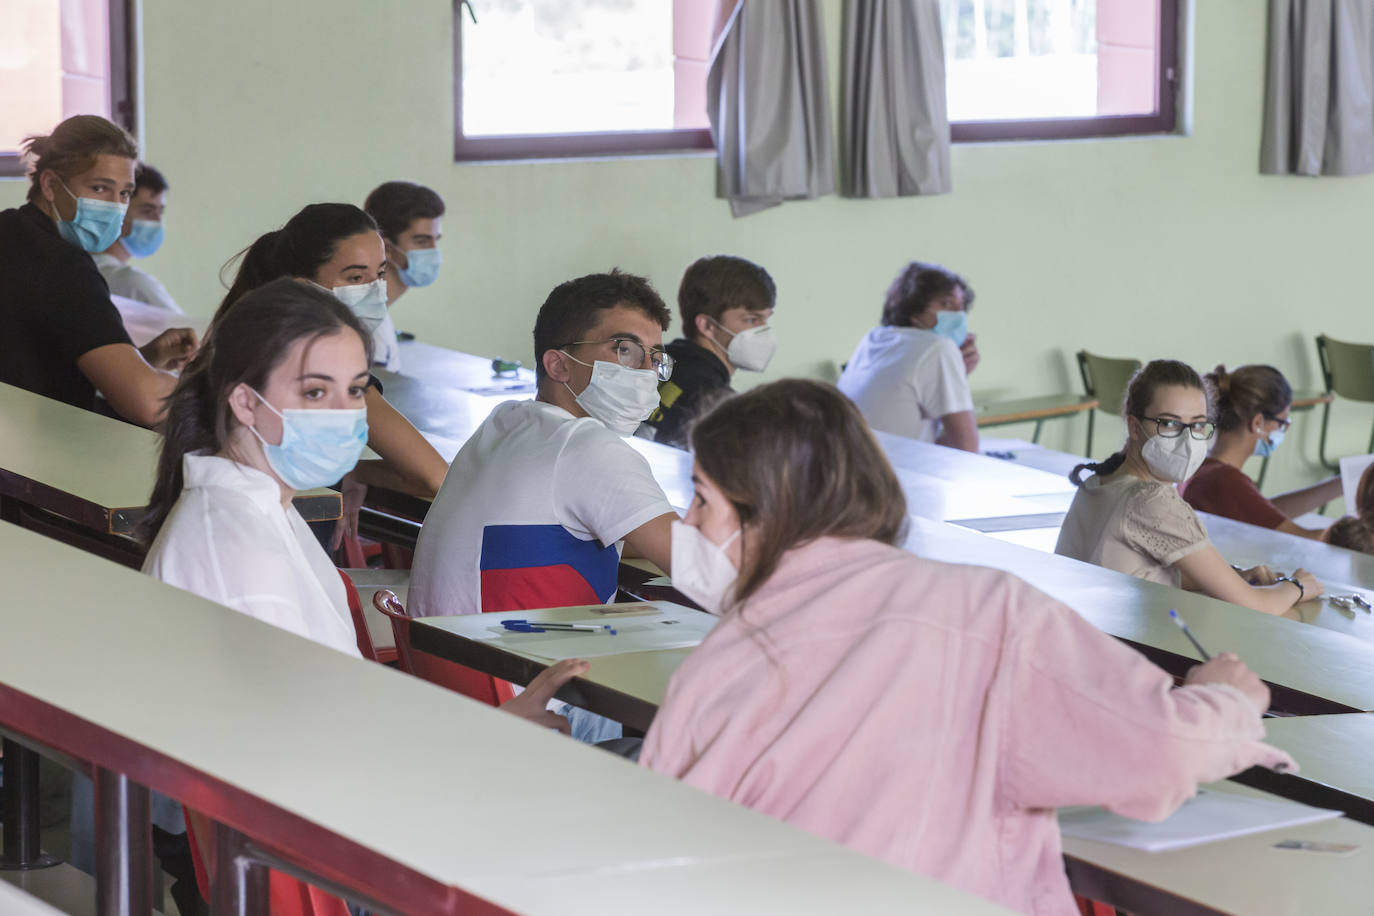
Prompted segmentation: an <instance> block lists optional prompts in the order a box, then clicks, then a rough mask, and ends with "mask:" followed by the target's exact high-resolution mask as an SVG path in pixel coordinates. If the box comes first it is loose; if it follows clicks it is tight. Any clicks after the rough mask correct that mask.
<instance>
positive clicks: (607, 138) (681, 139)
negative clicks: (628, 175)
mask: <svg viewBox="0 0 1374 916" xmlns="http://www.w3.org/2000/svg"><path fill="white" fill-rule="evenodd" d="M463 5H464V4H463V2H462V0H454V3H453V158H454V160H455V161H457V162H489V161H493V160H509V159H590V158H602V157H612V156H654V155H680V154H684V153H700V152H709V151H713V150H714V149H715V148H716V146H715V141H714V140H712V139H711V131H709V130H707V129H706V128H697V129H687V130H684V129H676V130H672V129H670V130H630V131H606V132H602V133H576V134H516V135H507V136H484V137H467V136H464V135H463V16H462V14H463Z"/></svg>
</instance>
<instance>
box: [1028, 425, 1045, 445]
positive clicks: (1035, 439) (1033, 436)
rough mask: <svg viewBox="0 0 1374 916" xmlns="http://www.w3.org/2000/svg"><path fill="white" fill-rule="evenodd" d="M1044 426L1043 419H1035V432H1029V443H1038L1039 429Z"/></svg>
mask: <svg viewBox="0 0 1374 916" xmlns="http://www.w3.org/2000/svg"><path fill="white" fill-rule="evenodd" d="M1044 426H1045V421H1044V420H1036V421H1035V432H1033V433H1031V443H1032V444H1033V445H1039V444H1040V430H1041V429H1042V428H1044Z"/></svg>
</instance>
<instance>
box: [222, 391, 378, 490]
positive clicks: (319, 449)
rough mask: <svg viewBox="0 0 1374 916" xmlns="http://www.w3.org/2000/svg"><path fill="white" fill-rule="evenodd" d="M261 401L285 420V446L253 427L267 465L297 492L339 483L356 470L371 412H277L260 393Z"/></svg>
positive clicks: (287, 410)
mask: <svg viewBox="0 0 1374 916" xmlns="http://www.w3.org/2000/svg"><path fill="white" fill-rule="evenodd" d="M253 393H254V394H257V395H258V400H259V401H262V403H263V404H265V405H266V406H267V409H268V410H270V411H272V412H273V413H274V414H276V415H277V416H279V417H281V444H280V445H272V444H271V443H269V442H268V441H267V440H266V439H264V438H263V437H262V434H261V433H259V432H258V431H257V430H256V429H253V427H251V426H250V427H249V429H251V430H252V431H253V435H255V436H257V437H258V441H259V442H261V443H262V450H263V453H264V454H265V455H266V456H267V464H268V465H269V466H270V467H271V468H272V470H273V471H274V472H275V473H276V475H277V476H278V477H280V478H281V482H282V483H284V484H286V485H287V486H288V487H290V488H291V489H293V490H311V489H314V488H315V487H326V486H329V485H330V484H332V483H336V482H338V481H339V480H341V479H342V478H343V476H344V475H345V474H347V473H348V472H349V471H351V470H353V468H354V466H355V465H357V463H358V459H359V458H361V457H362V454H363V448H364V447H365V446H366V445H367V409H366V408H364V407H359V408H357V409H355V410H348V409H344V410H326V409H324V408H321V409H318V410H312V409H310V408H287V409H286V410H277V408H275V407H273V406H272V405H271V404H268V403H267V399H266V398H265V397H263V396H262V395H260V394H258V393H257V392H256V391H254V392H253Z"/></svg>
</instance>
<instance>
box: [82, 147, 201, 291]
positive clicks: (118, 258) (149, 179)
mask: <svg viewBox="0 0 1374 916" xmlns="http://www.w3.org/2000/svg"><path fill="white" fill-rule="evenodd" d="M166 210H167V179H166V178H163V177H162V173H161V172H159V171H158V170H157V169H155V168H153V167H152V166H151V165H148V164H147V163H144V162H140V163H139V164H138V166H137V167H136V168H135V169H134V195H133V197H131V198H130V199H129V211H128V213H126V214H125V215H124V228H123V231H122V233H121V235H120V237H119V241H117V242H115V243H114V244H113V245H111V246H110V247H109V248H107V249H105V250H104V251H103V252H101V253H100V254H97V255H96V256H95V266H96V267H97V268H99V270H100V275H101V276H102V277H104V278H105V282H106V283H108V284H109V285H110V292H111V293H112V294H113V295H116V296H123V297H124V298H125V299H132V300H134V301H135V302H142V303H145V304H147V305H152V306H156V307H158V308H161V309H166V310H167V311H169V312H175V313H176V314H178V315H180V314H182V311H181V307H180V306H178V305H177V304H176V301H175V300H174V299H172V296H171V294H170V293H168V292H167V287H165V286H163V285H162V283H161V282H159V281H158V279H157V278H156V277H154V276H153V275H152V274H149V273H147V272H146V271H143V270H140V269H139V268H138V267H135V266H134V264H133V263H132V262H133V259H134V258H147V257H152V255H153V253H154V252H156V251H157V250H158V249H159V248H160V247H162V237H163V228H164V227H163V221H162V220H163V214H164V213H165V212H166Z"/></svg>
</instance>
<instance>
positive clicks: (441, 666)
mask: <svg viewBox="0 0 1374 916" xmlns="http://www.w3.org/2000/svg"><path fill="white" fill-rule="evenodd" d="M372 606H373V607H375V608H376V609H377V610H379V611H381V612H382V613H383V614H385V615H386V616H387V617H388V618H390V620H391V632H392V633H393V634H395V636H396V660H397V662H398V663H399V664H400V666H401V670H402V671H404V672H406V673H407V674H413V675H415V676H416V677H418V678H422V679H424V680H426V681H429V682H430V683H431V684H438V685H439V686H440V687H447V688H448V689H449V690H456V691H457V692H458V693H461V694H462V695H463V696H465V697H471V698H472V699H474V700H479V701H481V702H483V703H486V704H488V705H490V706H500V705H501V704H502V703H504V702H506V701H507V700H509V699H511V698H512V697H513V696H515V691H514V690H512V689H511V685H510V684H508V683H506V682H505V681H501V680H497V679H496V678H494V677H492V676H491V675H489V674H483V673H482V672H480V671H475V670H473V669H472V668H469V667H467V666H466V665H460V664H457V663H456V662H451V661H447V660H445V659H442V658H439V657H438V656H436V655H430V654H429V653H428V652H416V651H415V650H414V649H412V648H411V645H410V621H411V618H410V617H409V616H408V615H407V614H406V610H405V608H404V607H403V606H402V605H401V599H399V598H397V597H396V593H395V592H393V591H391V590H390V589H386V588H382V589H378V590H377V591H376V592H375V593H374V594H373V595H372Z"/></svg>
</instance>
